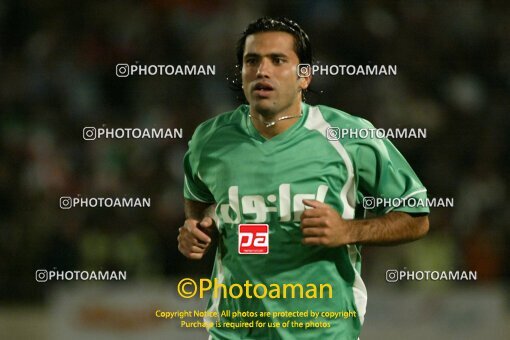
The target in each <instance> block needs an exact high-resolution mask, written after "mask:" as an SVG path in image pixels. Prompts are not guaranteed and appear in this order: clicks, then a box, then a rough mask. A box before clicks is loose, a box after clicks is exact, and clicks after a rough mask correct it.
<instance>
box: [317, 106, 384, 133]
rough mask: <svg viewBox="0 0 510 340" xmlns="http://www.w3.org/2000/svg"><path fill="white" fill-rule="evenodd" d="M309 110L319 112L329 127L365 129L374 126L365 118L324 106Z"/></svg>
mask: <svg viewBox="0 0 510 340" xmlns="http://www.w3.org/2000/svg"><path fill="white" fill-rule="evenodd" d="M310 109H312V110H316V111H319V112H318V113H320V114H321V115H322V117H323V118H324V120H325V121H326V122H327V123H328V124H329V125H330V126H336V127H342V128H347V129H362V128H363V129H365V128H373V127H374V126H373V125H372V123H370V122H369V121H368V120H366V119H365V118H362V117H359V116H355V115H352V114H349V113H347V112H345V111H342V110H339V109H336V108H333V107H329V106H326V105H317V106H311V107H310Z"/></svg>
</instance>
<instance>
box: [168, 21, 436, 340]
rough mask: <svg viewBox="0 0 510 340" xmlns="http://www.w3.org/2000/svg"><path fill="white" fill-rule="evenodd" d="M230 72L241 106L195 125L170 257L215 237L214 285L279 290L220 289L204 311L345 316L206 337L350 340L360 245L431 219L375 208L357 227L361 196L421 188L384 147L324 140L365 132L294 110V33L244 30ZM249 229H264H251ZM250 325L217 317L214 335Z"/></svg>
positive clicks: (380, 142) (194, 254) (303, 60)
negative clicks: (323, 292)
mask: <svg viewBox="0 0 510 340" xmlns="http://www.w3.org/2000/svg"><path fill="white" fill-rule="evenodd" d="M237 62H238V64H239V66H240V67H242V72H241V74H242V87H243V92H244V95H245V97H246V100H247V102H248V104H249V105H241V106H239V107H238V108H237V109H235V110H234V111H231V112H227V113H224V114H221V115H219V116H217V117H214V118H212V119H210V120H208V121H206V122H204V123H202V124H201V125H200V126H199V127H198V128H197V129H196V131H195V133H194V135H193V137H192V139H191V141H190V143H189V150H188V152H187V153H186V155H185V158H184V169H185V179H184V181H185V183H184V197H185V215H186V220H185V222H184V225H183V226H182V227H181V228H180V229H179V236H178V243H179V250H180V251H181V252H182V253H183V254H184V255H185V256H186V257H188V258H190V259H201V258H202V257H203V255H204V253H205V252H206V251H207V250H208V249H209V248H210V247H211V242H212V240H213V239H214V238H216V239H217V240H218V246H217V249H216V258H215V265H214V269H213V274H212V277H213V278H215V279H217V282H219V283H222V284H224V285H225V286H226V287H229V286H231V285H233V284H238V285H241V286H243V285H245V283H246V282H249V283H250V284H252V285H259V287H258V293H259V295H260V294H263V293H264V287H261V286H260V285H261V284H262V285H265V286H266V287H268V289H269V287H274V286H271V285H280V286H279V287H284V285H286V284H287V286H286V287H287V288H286V289H287V290H288V291H287V296H283V295H282V296H277V297H273V298H271V297H270V296H266V297H264V298H256V297H253V296H251V298H249V297H247V296H246V295H247V294H246V292H245V294H244V295H243V296H240V297H232V296H230V295H228V294H226V295H224V294H223V290H222V291H221V292H220V294H217V296H214V295H213V296H212V297H211V300H210V301H209V304H208V308H209V310H211V311H213V310H215V311H218V312H219V313H220V314H221V313H222V312H225V311H227V310H230V311H247V312H257V313H261V312H267V311H269V312H271V313H272V312H282V311H290V312H296V311H301V312H304V311H307V310H308V311H314V312H332V311H335V312H339V311H347V312H352V313H351V316H350V317H349V318H342V317H340V318H336V319H335V318H333V319H332V318H328V317H327V316H326V314H319V315H320V316H319V317H318V318H317V319H312V318H311V317H310V315H308V317H302V318H301V319H299V318H290V320H297V321H301V322H303V324H302V326H301V327H296V326H295V327H291V326H288V327H282V326H281V325H282V323H283V322H284V321H285V320H289V318H288V317H287V318H286V317H280V316H279V315H276V316H275V317H273V314H270V316H269V317H267V315H265V317H264V318H263V319H261V321H266V322H268V323H267V325H270V324H271V325H273V327H269V326H267V327H240V328H232V327H216V324H215V326H213V327H211V328H209V329H208V331H209V333H210V335H211V337H212V338H214V339H241V338H242V339H245V338H249V339H317V338H319V337H324V339H357V338H358V335H359V333H360V329H361V325H362V324H363V319H364V315H365V309H366V302H367V294H366V289H365V285H364V283H363V281H362V279H361V276H360V269H361V268H360V266H361V262H360V261H361V256H360V247H361V245H365V244H367V245H389V244H398V243H402V242H407V241H412V240H416V239H418V238H420V237H422V236H424V235H425V234H426V233H427V231H428V217H427V214H428V212H429V211H428V208H426V207H410V206H405V205H401V206H396V207H395V206H393V207H391V206H387V207H385V206H381V207H374V209H372V210H373V213H374V216H375V217H373V218H364V216H365V215H364V213H365V209H364V208H363V206H362V201H363V198H364V197H377V198H392V199H393V198H396V199H405V198H409V197H414V198H416V199H421V200H424V199H426V189H425V188H424V187H423V185H422V183H421V182H420V180H419V179H418V178H417V176H416V174H415V173H414V171H413V170H412V169H411V167H410V166H409V164H408V163H407V162H406V160H405V159H404V157H403V156H402V155H401V154H400V153H399V152H398V150H397V149H396V148H395V147H394V146H393V144H392V143H391V142H390V141H388V140H387V139H377V138H366V139H361V138H353V137H352V135H347V136H329V135H328V134H329V133H331V131H334V130H332V129H331V128H335V127H341V128H348V129H351V130H353V131H355V130H359V129H370V128H373V126H372V125H371V124H370V123H369V122H368V121H366V120H364V119H361V118H359V117H354V116H351V115H349V114H347V113H345V112H342V111H340V110H337V109H333V108H330V107H327V106H322V105H318V106H310V105H308V104H306V103H304V102H303V91H305V90H306V89H307V88H308V86H309V85H310V82H311V80H312V76H311V75H309V74H305V76H301V77H300V76H298V70H297V68H298V65H299V64H311V63H312V51H311V47H310V42H309V39H308V36H307V34H306V33H305V32H304V31H303V30H302V29H301V28H300V27H299V25H298V24H296V23H295V22H293V21H291V20H288V19H284V18H283V19H271V18H261V19H259V20H257V21H256V22H253V23H251V24H250V25H249V26H248V27H247V29H246V30H245V31H244V33H243V35H242V37H241V39H240V41H239V43H238V49H237ZM303 71H306V70H300V72H301V73H307V72H303ZM301 75H303V74H301ZM331 137H333V138H331ZM335 137H338V138H335ZM253 224H259V225H268V228H267V230H266V229H265V228H264V226H262V227H256V228H259V229H250V225H253ZM240 225H248V227H243V226H241V227H240ZM240 228H245V229H242V230H245V231H241V232H240ZM260 228H262V229H260ZM250 231H252V233H251V234H250ZM243 247H244V248H243ZM298 283H299V284H301V285H302V286H304V287H307V285H310V286H308V287H312V286H314V287H319V286H320V285H321V284H329V285H331V287H332V296H329V295H328V296H322V297H320V296H317V297H314V298H309V297H307V296H303V294H301V295H299V293H300V291H299V289H298V288H296V284H298ZM288 287H291V288H288ZM290 290H292V291H290ZM292 293H295V295H294V298H293V297H292V296H290V295H292ZM252 295H253V293H252ZM252 315H253V314H252ZM259 315H260V314H259ZM353 315H355V316H353ZM252 320H253V318H252V317H238V318H233V317H232V316H229V314H228V313H223V316H222V317H221V318H220V323H218V325H220V326H221V325H222V322H223V323H226V322H237V321H245V322H250V321H252ZM209 321H212V322H214V321H216V320H209ZM309 321H312V323H309V324H308V327H305V326H304V324H306V323H307V322H309ZM277 322H280V326H279V327H275V325H278V324H277ZM313 322H315V323H313ZM320 322H327V323H328V324H321V323H320Z"/></svg>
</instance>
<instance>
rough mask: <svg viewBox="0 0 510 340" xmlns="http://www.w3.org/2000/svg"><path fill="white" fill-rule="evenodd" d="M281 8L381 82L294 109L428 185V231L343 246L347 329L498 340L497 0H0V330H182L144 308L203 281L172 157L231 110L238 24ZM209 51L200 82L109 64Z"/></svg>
mask: <svg viewBox="0 0 510 340" xmlns="http://www.w3.org/2000/svg"><path fill="white" fill-rule="evenodd" d="M263 15H271V16H279V15H285V16H288V17H290V18H292V19H295V20H296V21H297V22H299V23H300V24H301V26H302V27H303V28H304V29H305V31H307V32H308V34H309V36H310V39H311V41H312V45H313V47H314V49H315V57H316V59H317V60H319V61H320V62H322V63H324V64H362V65H364V64H368V63H374V64H396V65H398V76H392V77H390V76H387V77H385V76H379V77H374V76H371V77H363V76H360V77H353V76H344V77H341V76H322V77H321V76H317V77H315V79H314V81H313V83H312V85H313V88H315V90H316V93H315V94H312V95H310V96H309V99H308V101H309V102H310V103H312V104H318V103H320V104H325V105H329V106H332V107H336V108H340V109H342V110H344V111H346V112H349V113H351V114H354V115H358V116H361V117H364V118H366V119H368V120H370V121H372V122H373V123H374V125H376V126H377V127H382V128H390V127H391V128H395V127H416V128H427V139H417V140H412V139H411V140H394V143H395V144H396V145H397V147H398V148H399V149H400V150H401V152H402V153H403V154H404V155H405V157H406V158H407V159H408V161H409V162H410V163H411V165H412V167H413V168H414V169H415V171H416V172H417V174H418V175H419V177H420V178H421V179H422V181H423V182H424V184H425V185H426V186H427V188H428V190H429V195H430V196H435V197H454V198H455V208H453V209H448V208H437V209H432V213H431V216H430V222H431V230H430V233H429V235H428V236H427V237H426V238H425V239H423V240H421V241H419V242H417V243H412V244H408V245H403V246H398V247H392V248H375V247H374V248H368V247H367V248H365V249H364V250H363V254H364V260H363V277H364V279H365V283H366V285H367V288H368V296H369V298H368V310H367V315H366V320H365V326H364V329H363V332H362V339H395V338H396V337H397V336H398V337H399V338H402V339H431V338H434V339H460V338H462V339H481V338H494V339H500V338H503V337H505V335H504V334H506V335H508V333H509V326H508V321H509V320H510V317H509V314H510V313H509V307H510V304H509V296H508V277H509V272H510V270H509V265H508V263H509V262H508V257H509V247H508V242H509V241H510V231H509V230H510V228H509V221H510V216H509V215H510V201H509V196H508V185H509V177H508V176H507V175H505V173H506V174H508V173H509V172H510V169H509V155H510V153H509V152H508V146H509V142H510V139H509V137H508V136H509V135H508V133H506V132H507V131H508V129H509V128H510V126H509V125H510V124H509V120H508V119H507V117H508V114H509V113H508V108H509V107H510V105H509V104H510V99H509V96H508V93H509V90H510V47H509V46H510V44H509V43H508V37H509V36H510V23H509V21H508V18H509V17H510V5H509V4H508V3H505V2H503V1H487V2H485V1H481V0H480V1H477V0H468V1H430V2H423V1H414V0H413V1H360V2H354V1H332V0H319V1H313V2H307V1H281V2H278V3H275V2H271V1H249V2H235V1H227V0H223V1H221V0H216V1H198V0H197V1H177V0H175V1H164V0H152V1H140V2H136V1H88V2H71V3H68V2H65V1H49V0H38V1H34V0H20V1H5V2H2V3H1V4H0V27H1V30H2V34H1V35H0V41H1V47H0V69H1V77H0V103H1V112H2V113H1V125H0V129H1V130H0V131H1V132H0V143H1V144H0V148H1V152H0V158H1V162H0V186H1V193H0V211H1V215H0V232H1V235H0V259H1V260H0V338H5V339H7V338H9V339H33V338H38V339H68V338H76V339H90V338H94V339H110V338H112V339H116V338H124V339H137V338H140V337H144V338H147V339H149V338H158V339H159V338H183V339H184V338H190V339H193V338H197V336H200V335H201V334H203V331H202V330H183V329H180V328H179V327H178V323H177V322H175V321H168V320H167V321H165V320H156V318H155V317H154V316H153V313H154V311H155V309H156V308H161V309H162V310H178V309H186V308H192V307H196V308H199V309H201V308H203V307H204V304H205V301H200V300H186V301H183V300H180V299H179V298H177V296H176V293H175V282H176V280H178V279H180V278H183V277H185V276H193V277H208V275H209V273H210V269H211V257H210V256H209V258H208V260H207V261H202V262H191V261H188V260H185V259H184V257H183V256H181V255H180V254H179V253H178V251H177V246H176V236H177V228H178V227H179V226H180V225H181V223H182V221H183V217H184V216H183V207H182V205H183V199H182V185H183V183H182V179H183V173H182V167H181V163H182V157H183V155H184V152H185V151H186V148H187V142H188V140H189V138H190V137H191V134H192V132H193V130H194V128H195V127H196V126H197V125H198V124H199V123H200V122H201V121H203V120H205V119H206V118H208V117H211V116H213V115H215V114H218V113H220V112H224V111H227V110H230V109H232V108H234V107H236V106H237V105H238V101H236V99H235V95H234V94H233V92H232V91H231V90H230V89H229V88H228V82H227V80H226V75H227V74H231V73H232V70H233V65H234V63H235V53H234V46H235V42H236V40H237V39H238V37H239V34H240V32H242V30H243V29H244V27H245V26H246V25H247V23H249V22H251V21H252V20H254V19H256V18H258V17H260V16H263ZM135 61H139V62H140V63H144V64H170V65H179V64H180V65H183V64H186V63H190V64H209V65H211V64H212V65H216V75H215V76H132V77H127V78H119V77H117V76H116V75H115V65H116V64H118V63H134V62H135ZM103 124H105V125H106V126H108V127H154V126H156V127H163V128H166V127H170V128H182V129H183V131H184V138H183V139H173V140H136V139H124V140H106V139H102V140H97V141H84V140H83V138H82V129H83V127H85V126H96V127H100V126H102V125H103ZM78 194H81V195H82V196H108V195H110V196H119V197H123V196H138V197H151V199H152V205H151V207H150V208H148V209H106V208H102V209H100V208H96V209H91V208H74V209H71V210H61V209H60V208H59V206H58V201H59V197H60V196H68V195H70V196H76V195H78ZM404 267H406V268H408V269H409V270H420V269H422V270H476V271H477V272H478V280H477V281H476V282H424V281H422V282H399V283H387V282H386V281H385V272H386V270H388V269H393V268H395V269H402V268H404ZM40 268H46V269H51V268H57V269H59V270H66V269H69V270H100V269H102V270H126V271H127V275H128V280H127V281H126V282H107V283H105V284H100V283H94V282H78V283H76V282H63V283H62V282H60V283H59V282H55V281H53V282H47V283H38V282H36V281H35V279H34V274H35V270H37V269H40Z"/></svg>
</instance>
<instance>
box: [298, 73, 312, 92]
mask: <svg viewBox="0 0 510 340" xmlns="http://www.w3.org/2000/svg"><path fill="white" fill-rule="evenodd" d="M311 82H312V76H311V75H309V76H308V77H299V80H298V86H299V89H300V90H301V91H303V90H306V89H307V88H308V86H310V83H311Z"/></svg>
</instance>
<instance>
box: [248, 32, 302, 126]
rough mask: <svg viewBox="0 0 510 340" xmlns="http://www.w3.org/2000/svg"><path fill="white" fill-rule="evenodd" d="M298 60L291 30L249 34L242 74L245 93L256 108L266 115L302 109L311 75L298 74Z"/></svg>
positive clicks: (251, 104)
mask: <svg viewBox="0 0 510 340" xmlns="http://www.w3.org/2000/svg"><path fill="white" fill-rule="evenodd" d="M298 64H299V58H298V56H297V54H296V52H295V50H294V37H293V36H292V35H291V34H289V33H286V32H261V33H256V34H252V35H249V36H248V37H247V38H246V43H245V47H244V55H243V70H242V78H243V91H244V95H245V96H246V99H247V100H248V103H250V106H251V107H252V109H254V110H255V111H256V112H258V113H260V114H262V115H264V116H270V115H277V114H279V113H286V112H290V111H295V110H296V109H297V110H299V107H300V103H301V91H302V89H305V88H306V87H307V86H308V82H309V79H305V78H299V77H298V76H297V73H296V69H297V65H298ZM292 113H294V112H292Z"/></svg>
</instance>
